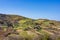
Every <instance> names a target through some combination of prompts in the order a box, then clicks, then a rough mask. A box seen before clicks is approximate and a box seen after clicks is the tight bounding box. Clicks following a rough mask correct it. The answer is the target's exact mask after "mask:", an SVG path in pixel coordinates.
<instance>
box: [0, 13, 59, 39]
mask: <svg viewBox="0 0 60 40" xmlns="http://www.w3.org/2000/svg"><path fill="white" fill-rule="evenodd" d="M0 40H60V21H55V20H48V19H31V18H26V17H23V16H18V15H6V14H0Z"/></svg>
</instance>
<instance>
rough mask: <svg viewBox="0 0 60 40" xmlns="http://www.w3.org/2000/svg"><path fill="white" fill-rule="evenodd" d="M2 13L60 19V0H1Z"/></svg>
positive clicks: (0, 11)
mask: <svg viewBox="0 0 60 40" xmlns="http://www.w3.org/2000/svg"><path fill="white" fill-rule="evenodd" d="M0 13H3V14H14V15H21V16H25V17H28V18H33V19H38V18H43V19H50V20H60V18H59V17H60V0H0Z"/></svg>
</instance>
